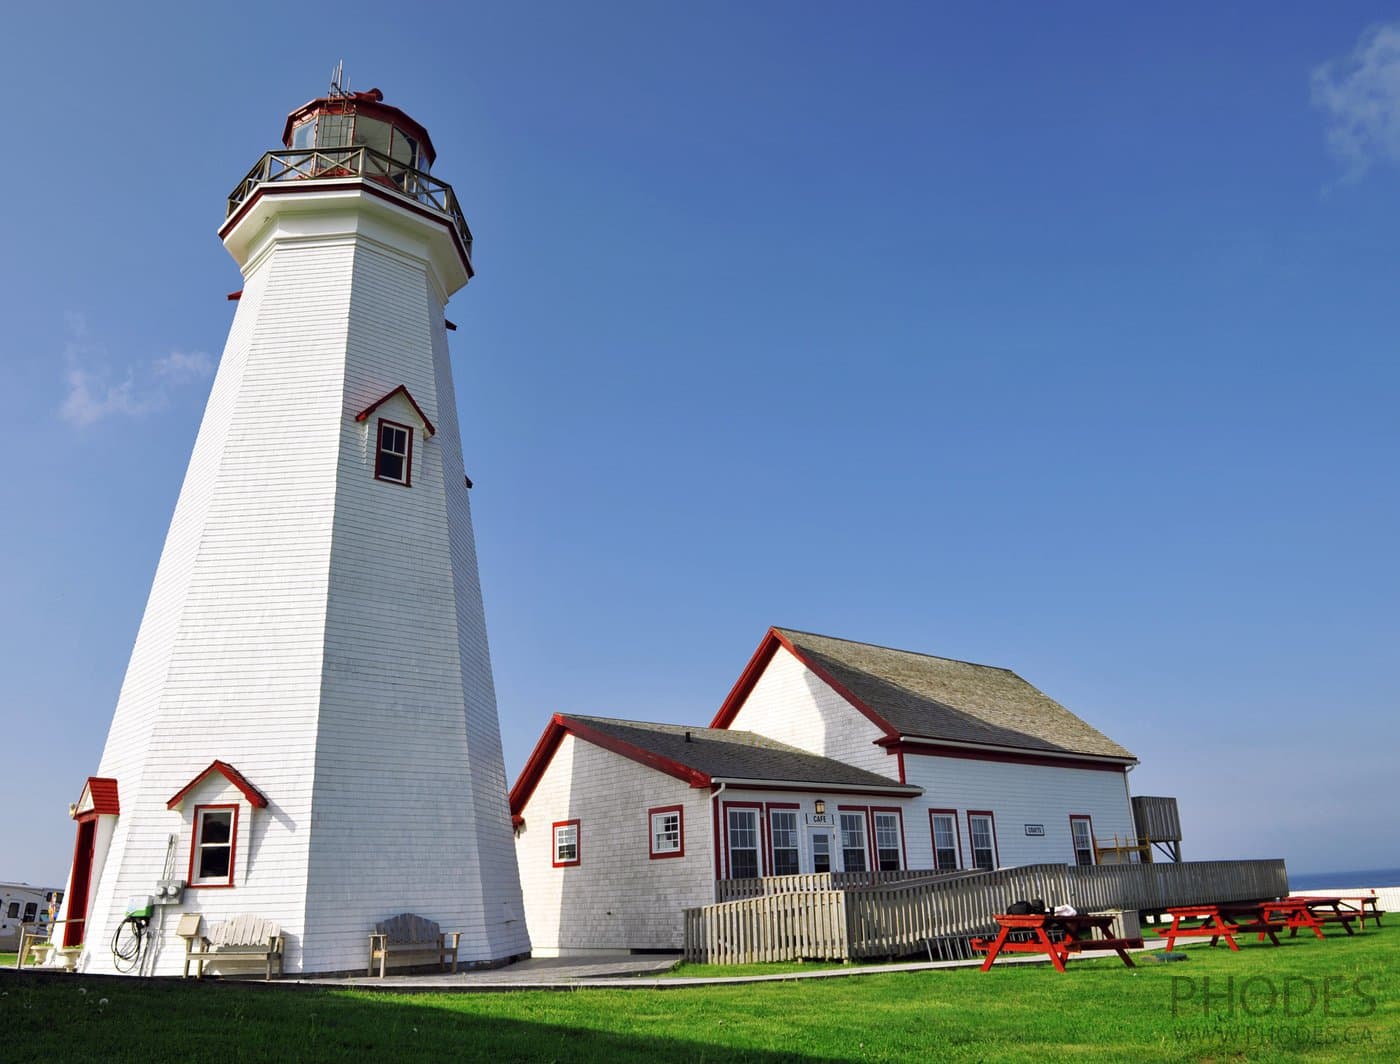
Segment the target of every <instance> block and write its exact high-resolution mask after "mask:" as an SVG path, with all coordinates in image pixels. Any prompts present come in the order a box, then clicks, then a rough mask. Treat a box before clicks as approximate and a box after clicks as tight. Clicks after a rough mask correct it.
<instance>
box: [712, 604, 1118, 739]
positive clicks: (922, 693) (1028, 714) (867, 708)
mask: <svg viewBox="0 0 1400 1064" xmlns="http://www.w3.org/2000/svg"><path fill="white" fill-rule="evenodd" d="M779 647H785V648H786V649H787V650H789V651H790V652H791V653H792V654H793V655H794V656H796V657H797V659H798V660H799V661H801V662H802V663H803V664H804V665H806V666H807V667H808V668H809V669H811V670H812V672H814V673H815V674H816V675H817V676H818V677H820V678H821V679H822V680H823V681H824V682H825V683H826V684H827V685H828V686H830V687H831V688H832V690H834V691H835V692H836V693H837V694H839V695H840V696H841V697H843V698H844V699H845V700H846V701H847V702H849V703H850V704H851V705H852V706H853V707H854V708H855V709H856V710H858V711H859V712H861V713H863V714H864V715H865V716H866V717H868V718H869V719H870V720H871V721H872V722H874V724H875V725H876V726H877V727H878V728H880V729H881V730H882V731H883V732H884V733H885V738H884V739H883V740H881V741H882V742H886V741H888V742H895V741H898V740H899V739H900V738H912V739H925V740H934V741H940V740H941V741H943V742H948V743H956V744H970V745H974V746H980V747H992V748H1003V749H1012V750H1028V751H1040V752H1044V753H1049V754H1070V755H1079V756H1086V757H1095V758H1108V759H1114V760H1119V761H1125V762H1131V761H1135V760H1136V758H1135V757H1134V756H1133V754H1131V753H1130V752H1129V751H1128V750H1126V749H1124V748H1123V747H1122V746H1119V745H1118V744H1117V743H1115V742H1114V741H1113V740H1112V739H1110V738H1109V737H1108V736H1106V735H1104V734H1103V733H1102V732H1100V731H1098V730H1097V729H1096V728H1093V727H1091V726H1090V725H1089V724H1087V723H1085V722H1084V721H1082V720H1080V719H1079V718H1078V717H1076V716H1075V715H1074V714H1073V713H1071V712H1070V711H1069V710H1067V709H1066V708H1065V707H1064V706H1062V705H1060V704H1059V703H1058V702H1056V701H1055V700H1054V699H1053V698H1050V697H1049V696H1048V695H1046V694H1044V693H1043V692H1041V691H1039V690H1037V689H1036V688H1035V687H1033V686H1032V685H1031V684H1029V683H1027V682H1026V681H1025V680H1023V679H1022V678H1021V677H1019V676H1017V675H1016V674H1015V673H1014V672H1012V671H1011V670H1010V669H1002V668H997V667H995V666H992V665H975V664H973V663H971V662H967V661H956V660H954V659H952V658H938V657H934V656H932V655H930V654H918V653H915V652H913V651H909V650H894V649H892V648H890V647H881V646H874V645H872V644H869V643H856V642H852V641H851V640H848V639H836V638H833V637H832V636H825V635H815V634H813V633H811V632H800V631H797V630H796V629H791V628H770V629H769V630H768V634H767V635H766V636H765V637H764V640H763V642H762V643H760V644H759V648H758V651H757V652H756V653H755V654H754V656H753V658H752V659H751V660H750V662H749V665H748V668H746V669H745V670H744V673H743V675H741V676H740V677H739V681H738V683H736V684H735V685H734V689H733V690H732V691H730V693H729V697H728V698H727V699H726V700H725V702H724V705H723V706H721V707H720V710H719V712H718V713H717V714H716V715H715V719H714V721H713V722H711V727H716V728H724V727H728V725H729V724H730V723H731V722H732V721H733V720H734V718H735V716H736V715H737V714H738V712H739V709H740V707H741V706H742V705H743V703H744V700H745V699H746V698H747V697H748V696H749V694H750V693H751V692H752V691H753V688H754V686H755V685H756V684H757V683H758V679H759V677H760V676H761V675H762V674H763V670H764V669H765V668H766V667H767V665H768V662H769V661H771V660H772V658H773V655H774V654H775V653H776V652H777V650H778V648H779Z"/></svg>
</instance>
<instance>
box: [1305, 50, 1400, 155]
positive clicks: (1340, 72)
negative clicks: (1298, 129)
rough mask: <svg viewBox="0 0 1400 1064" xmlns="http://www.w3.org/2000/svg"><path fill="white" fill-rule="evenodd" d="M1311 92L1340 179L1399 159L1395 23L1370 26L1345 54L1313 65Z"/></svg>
mask: <svg viewBox="0 0 1400 1064" xmlns="http://www.w3.org/2000/svg"><path fill="white" fill-rule="evenodd" d="M1312 98H1313V103H1314V104H1316V105H1317V106H1318V107H1320V108H1322V110H1323V111H1325V112H1326V113H1327V115H1328V128H1327V143H1328V146H1329V147H1330V148H1331V149H1332V151H1333V152H1334V153H1335V154H1336V155H1337V157H1338V158H1339V159H1341V160H1342V162H1343V164H1344V165H1345V166H1346V168H1347V170H1346V175H1345V180H1348V181H1356V180H1359V179H1360V178H1361V177H1362V176H1363V175H1364V174H1365V173H1366V171H1367V170H1368V169H1370V167H1371V166H1372V164H1373V163H1377V162H1382V163H1385V162H1388V163H1394V164H1397V165H1400V23H1391V24H1388V25H1383V26H1373V27H1371V28H1370V29H1369V30H1367V31H1366V32H1365V33H1363V34H1362V35H1361V38H1360V40H1358V41H1357V43H1356V47H1355V48H1354V49H1352V52H1351V54H1350V55H1348V56H1346V57H1345V58H1343V59H1334V60H1332V61H1331V62H1329V63H1324V64H1323V65H1322V66H1320V67H1318V68H1317V69H1316V70H1314V71H1313V74H1312Z"/></svg>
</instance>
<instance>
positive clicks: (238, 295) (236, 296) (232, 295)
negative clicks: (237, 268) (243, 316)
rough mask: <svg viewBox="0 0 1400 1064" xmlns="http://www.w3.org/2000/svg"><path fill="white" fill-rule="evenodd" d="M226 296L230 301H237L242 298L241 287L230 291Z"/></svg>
mask: <svg viewBox="0 0 1400 1064" xmlns="http://www.w3.org/2000/svg"><path fill="white" fill-rule="evenodd" d="M226 298H227V299H228V301H229V302H230V303H237V302H238V301H239V300H240V299H242V298H243V289H241V288H240V289H239V290H238V291H237V292H230V293H229V294H228V296H227V297H226Z"/></svg>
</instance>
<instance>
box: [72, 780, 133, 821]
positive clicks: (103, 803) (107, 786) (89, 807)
mask: <svg viewBox="0 0 1400 1064" xmlns="http://www.w3.org/2000/svg"><path fill="white" fill-rule="evenodd" d="M121 811H122V804H121V801H120V800H119V799H118V798H117V781H116V780H114V779H111V778H109V777H107V776H89V777H88V778H87V782H86V783H84V784H83V793H82V794H80V795H78V801H77V803H76V804H75V805H74V806H73V815H74V816H77V815H79V814H80V813H100V814H104V815H109V816H120V815H121Z"/></svg>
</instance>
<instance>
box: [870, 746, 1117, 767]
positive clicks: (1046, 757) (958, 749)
mask: <svg viewBox="0 0 1400 1064" xmlns="http://www.w3.org/2000/svg"><path fill="white" fill-rule="evenodd" d="M876 745H878V746H883V747H884V748H885V749H886V750H888V751H890V752H891V753H897V754H900V755H901V756H903V755H907V754H919V755H922V756H923V757H957V758H962V759H964V760H967V761H1004V762H1008V763H1010V764H1013V765H1049V766H1051V767H1052V768H1082V769H1090V770H1093V771H1096V772H1126V771H1127V770H1128V766H1129V765H1132V764H1134V763H1135V762H1132V761H1107V760H1097V759H1095V758H1094V757H1093V756H1092V755H1091V754H1083V755H1081V757H1057V756H1056V755H1054V754H1049V753H1046V754H1039V753H1032V752H1030V751H1026V752H1021V751H1019V750H983V749H974V748H970V747H966V746H941V745H939V744H937V743H907V742H904V741H903V740H900V739H895V740H888V739H877V740H876ZM1081 758H1082V760H1081Z"/></svg>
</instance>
